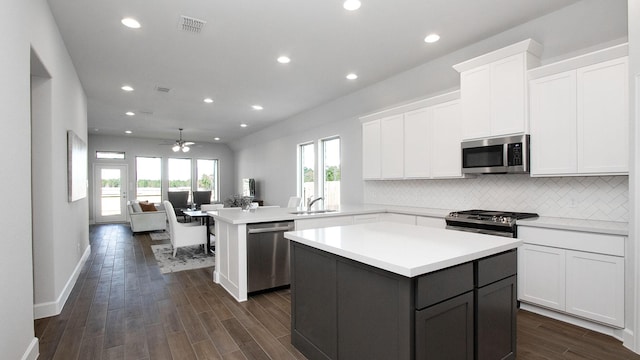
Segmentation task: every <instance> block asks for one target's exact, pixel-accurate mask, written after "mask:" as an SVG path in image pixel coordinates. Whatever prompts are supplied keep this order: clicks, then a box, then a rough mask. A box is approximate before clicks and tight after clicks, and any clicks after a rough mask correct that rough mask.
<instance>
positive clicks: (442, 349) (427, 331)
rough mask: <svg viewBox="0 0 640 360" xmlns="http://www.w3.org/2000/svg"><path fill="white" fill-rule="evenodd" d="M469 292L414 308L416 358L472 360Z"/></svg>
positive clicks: (470, 297)
mask: <svg viewBox="0 0 640 360" xmlns="http://www.w3.org/2000/svg"><path fill="white" fill-rule="evenodd" d="M473 312H474V305H473V292H468V293H465V294H462V295H460V296H457V297H454V298H452V299H449V300H447V301H443V302H441V303H439V304H436V305H433V306H431V307H428V308H426V309H424V310H420V311H416V318H415V326H416V335H415V337H416V339H415V355H416V356H415V358H416V360H437V359H460V360H464V359H468V360H471V359H473V343H474V335H473V332H474V331H473V327H474V326H473Z"/></svg>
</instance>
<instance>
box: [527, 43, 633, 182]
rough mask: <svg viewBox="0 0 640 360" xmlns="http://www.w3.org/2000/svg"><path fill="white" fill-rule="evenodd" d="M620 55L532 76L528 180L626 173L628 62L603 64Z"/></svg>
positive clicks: (583, 59) (584, 59)
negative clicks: (539, 177)
mask: <svg viewBox="0 0 640 360" xmlns="http://www.w3.org/2000/svg"><path fill="white" fill-rule="evenodd" d="M621 49H622V48H621V46H616V47H614V48H610V49H605V50H601V51H599V52H596V53H592V54H587V55H583V56H580V57H577V58H573V59H569V60H565V61H563V62H560V63H558V64H551V65H547V66H545V67H543V68H539V69H536V70H533V71H531V72H530V74H529V75H530V77H531V78H532V80H531V81H530V84H529V86H530V121H531V175H532V176H561V175H562V176H566V175H580V176H582V175H615V174H627V173H628V171H629V165H628V164H629V155H628V151H629V150H628V149H629V118H628V98H629V94H628V76H627V74H628V70H627V68H628V58H627V57H626V56H623V57H618V58H615V59H607V57H611V56H613V55H619V54H620V53H621V52H622V51H621ZM607 54H609V55H607ZM603 58H604V59H605V61H600V60H602V59H603ZM594 59H595V60H594ZM596 60H597V61H600V62H596V63H594V61H596ZM584 64H587V65H586V66H580V65H584ZM571 67H573V69H570V70H567V69H568V68H571ZM556 69H560V70H563V71H562V72H555V73H554V70H556Z"/></svg>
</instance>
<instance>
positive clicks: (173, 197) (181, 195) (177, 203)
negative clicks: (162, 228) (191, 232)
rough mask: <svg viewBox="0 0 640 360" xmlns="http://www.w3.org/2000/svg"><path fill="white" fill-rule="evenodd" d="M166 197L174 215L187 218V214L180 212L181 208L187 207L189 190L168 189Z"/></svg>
mask: <svg viewBox="0 0 640 360" xmlns="http://www.w3.org/2000/svg"><path fill="white" fill-rule="evenodd" d="M167 199H168V200H169V202H170V203H171V206H173V209H174V213H175V214H176V216H182V217H183V218H184V220H185V221H186V220H187V216H186V215H185V214H184V212H182V209H187V208H188V207H189V191H169V192H168V193H167Z"/></svg>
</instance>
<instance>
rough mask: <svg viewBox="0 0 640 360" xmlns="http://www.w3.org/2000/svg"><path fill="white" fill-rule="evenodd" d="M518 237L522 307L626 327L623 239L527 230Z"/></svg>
mask: <svg viewBox="0 0 640 360" xmlns="http://www.w3.org/2000/svg"><path fill="white" fill-rule="evenodd" d="M518 233H519V235H518V238H519V239H521V240H523V241H524V245H522V246H521V247H520V248H519V249H518V299H519V300H520V301H522V302H527V303H531V304H534V305H539V306H542V307H545V308H549V309H553V310H557V311H561V312H564V313H567V314H572V315H575V316H579V317H582V318H585V319H589V320H592V321H596V322H600V323H603V324H607V325H611V326H614V327H618V328H623V327H624V286H625V284H624V255H623V254H621V251H620V249H621V248H623V247H624V241H625V237H623V236H614V235H604V234H593V233H583V232H578V231H566V230H553V229H540V228H525V227H519V228H518ZM581 238H583V240H584V242H583V243H580V242H579V241H577V240H579V239H581ZM593 251H598V252H601V253H595V252H593Z"/></svg>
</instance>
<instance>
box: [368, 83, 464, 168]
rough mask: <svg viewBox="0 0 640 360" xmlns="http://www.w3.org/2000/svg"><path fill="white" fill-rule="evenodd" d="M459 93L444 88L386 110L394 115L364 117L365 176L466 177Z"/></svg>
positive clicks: (381, 114)
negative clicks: (435, 95)
mask: <svg viewBox="0 0 640 360" xmlns="http://www.w3.org/2000/svg"><path fill="white" fill-rule="evenodd" d="M458 94H459V93H458V92H453V93H449V94H444V95H440V96H438V97H435V98H430V99H426V100H422V101H419V102H416V103H412V104H409V105H405V106H403V107H399V108H394V109H390V110H387V111H388V112H391V113H393V114H394V115H390V116H384V114H383V113H378V114H374V115H370V116H367V117H364V118H361V121H363V123H362V141H363V153H362V156H363V164H364V166H363V178H364V179H365V180H372V179H432V178H454V177H462V173H461V169H460V162H461V150H460V141H461V138H462V130H461V129H462V128H461V125H462V124H461V111H460V101H459V100H457V98H458ZM452 99H453V100H452ZM420 105H424V106H422V107H419V106H420ZM403 109H407V111H404V112H403V111H402V110H403ZM379 116H384V117H379Z"/></svg>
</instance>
